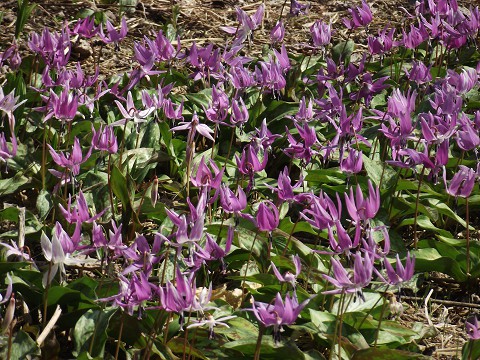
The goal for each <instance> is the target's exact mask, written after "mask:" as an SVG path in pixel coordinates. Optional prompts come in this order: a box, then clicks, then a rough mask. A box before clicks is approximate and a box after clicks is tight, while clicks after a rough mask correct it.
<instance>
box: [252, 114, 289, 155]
mask: <svg viewBox="0 0 480 360" xmlns="http://www.w3.org/2000/svg"><path fill="white" fill-rule="evenodd" d="M280 137H282V136H281V135H278V134H275V135H274V134H272V132H271V131H270V130H268V128H267V119H263V121H262V125H261V126H260V129H257V128H255V135H254V137H253V139H252V142H253V144H254V145H255V147H256V148H257V149H258V148H261V149H262V150H263V151H267V150H269V149H270V147H271V146H272V144H273V142H274V141H275V140H276V139H278V138H280Z"/></svg>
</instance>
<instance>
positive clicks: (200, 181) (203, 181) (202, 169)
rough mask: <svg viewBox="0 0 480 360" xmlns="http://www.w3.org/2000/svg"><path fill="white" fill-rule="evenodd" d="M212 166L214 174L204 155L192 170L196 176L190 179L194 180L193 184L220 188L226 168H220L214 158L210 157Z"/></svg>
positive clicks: (208, 187)
mask: <svg viewBox="0 0 480 360" xmlns="http://www.w3.org/2000/svg"><path fill="white" fill-rule="evenodd" d="M210 167H211V168H212V170H213V174H212V171H210V169H209V168H208V166H207V165H206V164H205V158H204V157H203V156H202V159H201V160H200V162H199V163H198V165H197V166H196V167H195V168H194V169H193V171H192V173H194V174H195V176H192V177H190V181H191V182H192V184H193V186H196V187H206V188H207V189H215V190H218V189H219V188H220V183H221V181H222V177H223V172H224V169H222V170H219V169H218V167H217V165H216V164H215V162H214V161H213V160H212V159H210Z"/></svg>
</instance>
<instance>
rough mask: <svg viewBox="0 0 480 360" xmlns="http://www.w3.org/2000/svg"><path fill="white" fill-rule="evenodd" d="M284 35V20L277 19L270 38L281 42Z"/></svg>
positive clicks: (274, 41)
mask: <svg viewBox="0 0 480 360" xmlns="http://www.w3.org/2000/svg"><path fill="white" fill-rule="evenodd" d="M284 36H285V27H284V26H283V22H282V20H280V21H277V23H276V24H275V26H274V27H273V28H272V31H270V40H272V42H273V43H281V42H282V41H283V38H284Z"/></svg>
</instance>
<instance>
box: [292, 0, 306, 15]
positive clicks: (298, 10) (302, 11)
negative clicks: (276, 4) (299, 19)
mask: <svg viewBox="0 0 480 360" xmlns="http://www.w3.org/2000/svg"><path fill="white" fill-rule="evenodd" d="M308 9H310V4H301V3H299V2H298V1H297V0H290V15H291V16H298V15H307V12H308Z"/></svg>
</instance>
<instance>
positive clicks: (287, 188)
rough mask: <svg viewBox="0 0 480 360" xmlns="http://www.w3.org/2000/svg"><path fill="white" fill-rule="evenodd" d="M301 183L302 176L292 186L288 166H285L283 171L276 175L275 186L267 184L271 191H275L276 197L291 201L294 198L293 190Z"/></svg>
mask: <svg viewBox="0 0 480 360" xmlns="http://www.w3.org/2000/svg"><path fill="white" fill-rule="evenodd" d="M302 183H303V177H301V178H300V179H299V180H298V181H297V183H296V184H295V185H293V186H292V180H291V179H290V176H289V175H288V167H287V166H285V168H284V169H283V171H281V172H280V174H279V175H278V181H277V187H273V186H270V185H267V187H268V188H270V189H271V190H272V191H274V192H276V193H277V195H278V198H279V199H280V200H282V201H293V200H295V199H296V196H295V194H294V193H293V190H294V189H296V188H298V187H299V186H301V185H302Z"/></svg>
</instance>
